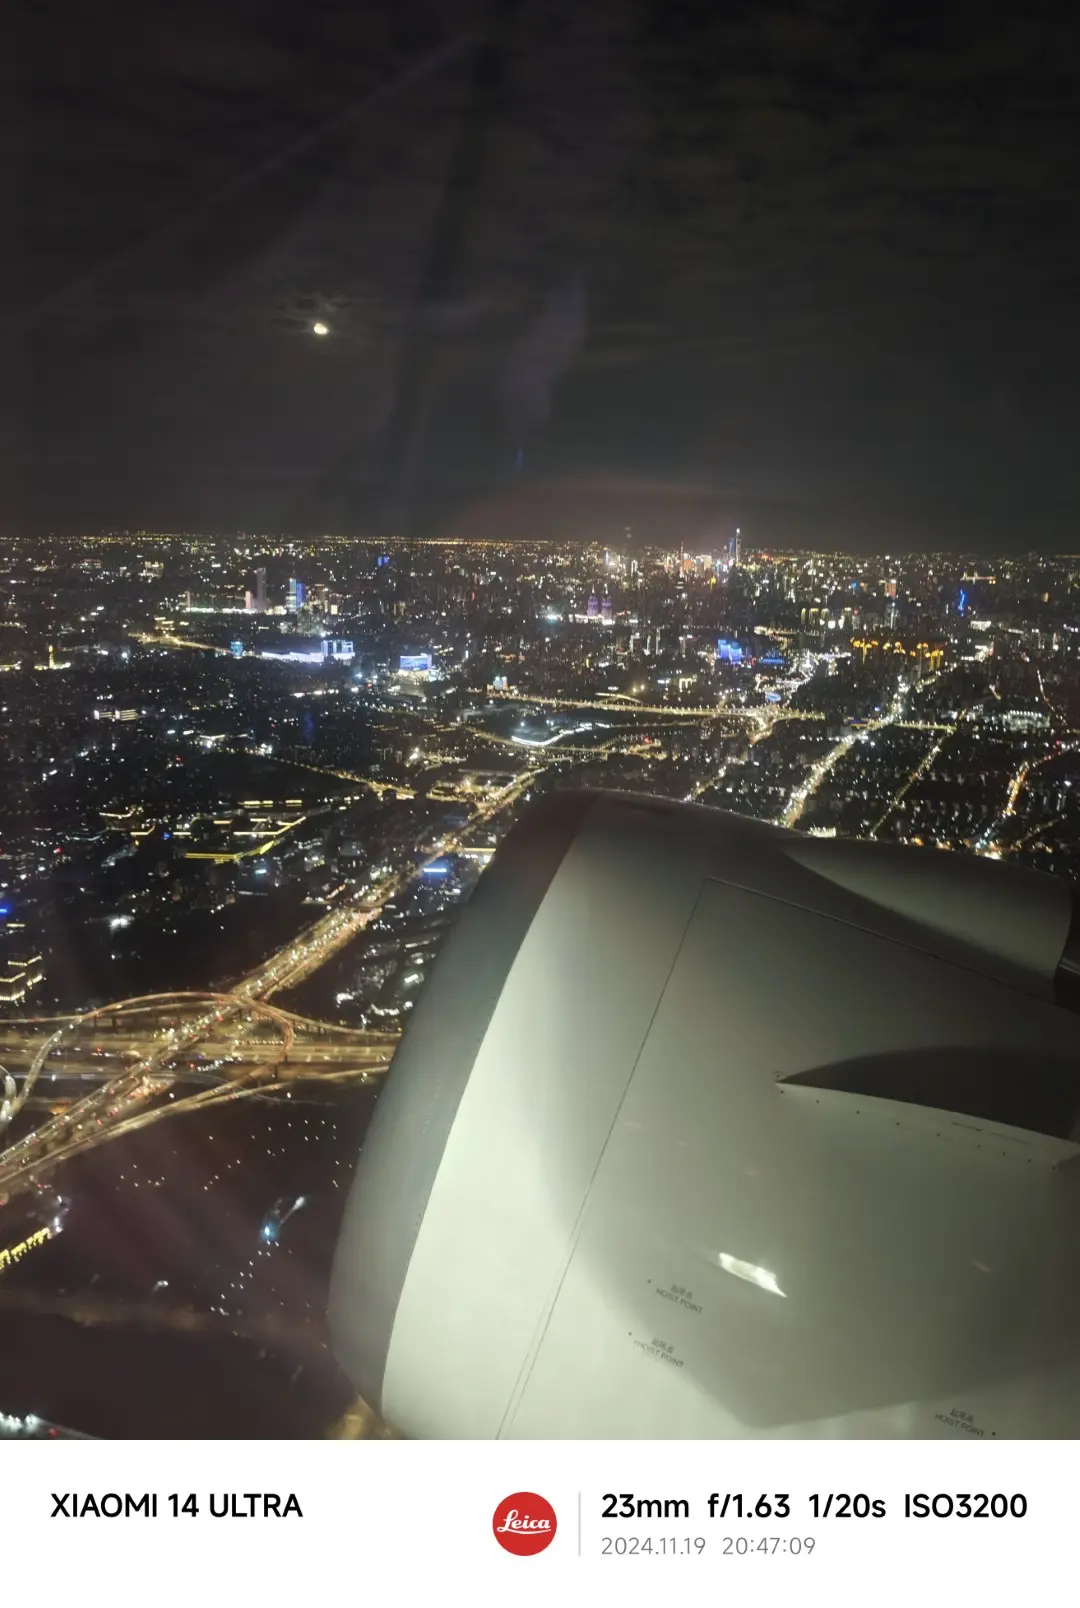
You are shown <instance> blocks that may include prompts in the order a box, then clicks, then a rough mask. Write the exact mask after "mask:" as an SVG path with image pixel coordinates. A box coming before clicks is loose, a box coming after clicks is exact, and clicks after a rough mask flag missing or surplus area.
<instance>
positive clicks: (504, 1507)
mask: <svg viewBox="0 0 1080 1608" xmlns="http://www.w3.org/2000/svg"><path fill="white" fill-rule="evenodd" d="M556 1523H557V1521H556V1518H555V1509H554V1508H553V1507H552V1505H551V1503H550V1502H547V1501H545V1499H544V1498H543V1497H542V1496H537V1494H536V1492H535V1491H515V1492H514V1495H513V1496H504V1497H503V1499H502V1501H501V1502H500V1503H499V1505H498V1507H497V1508H496V1509H495V1512H494V1515H493V1517H492V1520H491V1528H492V1530H493V1531H494V1532H495V1539H496V1541H497V1542H498V1543H499V1545H500V1546H501V1547H505V1548H506V1550H507V1552H514V1553H516V1554H517V1556H518V1557H519V1558H531V1557H532V1555H533V1553H534V1552H543V1550H544V1548H545V1547H546V1546H550V1545H551V1543H552V1541H553V1540H554V1539H555V1530H556Z"/></svg>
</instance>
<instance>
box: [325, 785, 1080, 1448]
mask: <svg viewBox="0 0 1080 1608" xmlns="http://www.w3.org/2000/svg"><path fill="white" fill-rule="evenodd" d="M1073 915H1074V912H1073V899H1072V895H1071V893H1070V890H1069V889H1068V887H1067V886H1066V885H1065V884H1063V883H1060V882H1058V881H1055V880H1053V879H1051V878H1048V877H1042V876H1040V875H1038V874H1036V873H1034V872H1026V871H1021V870H1019V869H1017V868H1015V867H1009V866H1007V865H1001V864H997V863H994V862H992V861H988V860H985V859H977V858H974V857H973V858H967V857H964V856H960V855H955V854H946V853H942V852H938V851H935V850H926V849H909V848H903V847H899V846H894V845H887V844H877V843H864V842H850V841H845V840H840V839H826V838H815V837H805V836H803V835H801V834H797V833H794V832H788V831H784V830H782V829H780V828H776V827H770V826H765V825H761V824H759V823H757V822H754V821H748V820H744V819H742V818H740V817H736V816H730V815H725V814H723V813H720V812H718V811H715V810H710V809H705V808H702V807H699V806H692V805H678V804H671V803H668V802H666V801H664V800H659V799H650V798H644V797H637V796H634V795H628V794H615V793H611V794H609V793H556V794H554V795H553V796H551V797H550V798H548V799H547V800H545V801H544V802H542V803H540V804H538V805H535V806H534V807H533V808H532V810H531V811H529V812H527V813H526V814H525V815H524V816H523V817H522V819H521V820H520V822H519V823H518V824H517V825H516V826H515V828H514V829H513V830H512V831H511V832H510V833H509V835H508V836H507V838H506V840H505V841H504V843H503V844H502V846H501V847H500V849H499V851H498V853H497V854H496V855H495V857H494V859H493V861H492V864H491V866H490V867H489V869H488V870H487V872H486V873H485V874H484V876H483V877H482V878H481V880H480V883H479V884H478V886H477V889H476V891H475V893H474V895H473V897H472V899H471V901H470V902H469V904H468V905H467V906H466V907H465V908H464V910H463V911H462V913H461V916H460V918H459V920H458V922H457V924H456V925H455V927H454V929H453V931H452V932H451V934H450V936H449V938H448V940H447V942H446V944H445V946H444V948H443V949H442V951H441V953H440V955H439V958H438V960H437V962H436V964H435V966H434V967H433V970H432V974H431V977H430V979H429V981H428V983H427V985H426V987H425V989H424V991H423V994H422V996H421V998H420V1000H419V1002H418V1004H417V1006H416V1009H415V1011H414V1012H413V1015H412V1017H411V1019H410V1022H409V1026H408V1029H407V1031H406V1033H405V1036H404V1038H403V1040H402V1043H401V1045H400V1048H399V1049H398V1052H397V1055H396V1057H395V1060H394V1064H393V1067H392V1069H391V1072H390V1074H389V1078H388V1081H387V1084H386V1087H385V1089H384V1091H383V1093H382V1094H381V1096H380V1099H379V1102H378V1106H377V1109H376V1114H375V1119H374V1122H373V1124H372V1127H371V1131H370V1134H369V1137H368V1139H367V1141H366V1143H365V1145H364V1148H363V1152H362V1155H361V1157H360V1162H359V1166H358V1169H357V1173H356V1177H355V1180H354V1183H353V1187H352V1191H351V1194H350V1198H349V1202H348V1207H347V1211H346V1216H345V1221H344V1225H343V1228H342V1233H341V1239H340V1243H339V1246H338V1252H337V1259H336V1265H335V1271H334V1281H333V1288H332V1293H331V1312H330V1318H331V1328H332V1333H333V1337H334V1343H335V1349H336V1351H337V1354H338V1357H339V1359H340V1361H341V1363H342V1365H343V1367H344V1368H345V1370H346V1371H347V1373H348V1374H349V1375H350V1377H351V1378H352V1380H353V1381H354V1382H355V1384H356V1387H357V1390H358V1391H359V1393H360V1394H361V1395H362V1396H363V1397H364V1398H365V1400H366V1401H367V1402H369V1403H370V1405H371V1406H373V1407H374V1408H375V1409H376V1410H378V1411H379V1412H381V1414H382V1415H383V1417H384V1418H385V1419H386V1420H387V1421H388V1422H389V1423H390V1424H391V1425H393V1426H394V1427H395V1428H396V1429H397V1430H398V1431H400V1432H401V1433H403V1434H405V1435H407V1436H411V1437H421V1438H444V1437H447V1438H449V1437H456V1438H480V1439H486V1438H494V1437H509V1438H527V1439H555V1438H563V1437H566V1438H584V1439H593V1438H633V1439H649V1438H672V1439H679V1438H705V1439H713V1438H740V1439H745V1438H751V1437H802V1438H818V1437H822V1438H826V1437H827V1438H830V1439H836V1438H844V1437H849V1438H856V1439H859V1438H890V1437H892V1438H902V1437H913V1438H930V1437H935V1436H955V1435H979V1436H985V1437H986V1438H991V1437H997V1438H1007V1437H1013V1438H1070V1439H1071V1438H1075V1437H1077V1436H1080V1194H1078V1181H1080V1128H1078V1120H1077V1119H1078V1115H1080V1018H1078V1016H1077V1015H1076V1014H1074V1007H1075V1005H1076V980H1077V977H1078V975H1080V967H1078V965H1077V962H1076V957H1077V955H1078V954H1080V942H1078V934H1080V922H1077V924H1076V925H1075V926H1074V922H1073Z"/></svg>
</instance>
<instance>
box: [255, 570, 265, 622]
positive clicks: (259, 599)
mask: <svg viewBox="0 0 1080 1608" xmlns="http://www.w3.org/2000/svg"><path fill="white" fill-rule="evenodd" d="M255 612H256V614H265V613H266V571H265V570H264V569H257V570H256V571H255Z"/></svg>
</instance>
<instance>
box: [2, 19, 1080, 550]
mask: <svg viewBox="0 0 1080 1608" xmlns="http://www.w3.org/2000/svg"><path fill="white" fill-rule="evenodd" d="M1078 43H1080V22H1078V20H1077V19H1075V18H1074V17H1073V14H1072V8H1070V7H1064V6H1061V7H1051V6H1046V7H1042V8H1039V7H1036V8H1035V10H1034V12H1033V11H1032V10H1031V9H1030V8H1029V9H1026V10H1025V12H1024V14H1023V15H1022V16H1021V14H1020V13H1019V11H1018V10H1017V12H1016V13H1015V14H1014V15H1013V16H1011V17H998V18H996V19H995V18H993V17H992V16H991V14H990V11H989V8H985V7H984V8H976V7H974V6H970V5H967V4H963V3H961V4H957V5H953V6H948V7H942V6H940V5H930V4H928V3H912V4H907V5H905V6H903V7H900V6H896V5H894V4H885V3H883V0H869V3H866V0H863V3H854V0H815V3H812V4H802V5H794V4H781V3H776V0H757V3H749V0H748V3H746V4H728V5H722V4H718V3H717V0H624V3H615V0H597V3H596V4H593V5H585V6H582V5H577V4H571V3H570V0H439V3H436V0H403V3H401V4H398V5H395V6H394V7H378V6H375V5H369V6H357V5H355V4H353V3H352V0H349V3H345V0H341V3H328V4H318V5H315V6H310V5H309V6H305V7H301V6H300V5H299V4H298V3H296V4H282V3H277V4H274V3H264V4H260V5H255V4H253V3H250V4H249V3H242V0H217V3H215V4H210V3H208V0H207V3H205V4H195V5H188V6H185V7H184V8H182V9H177V8H175V7H166V6H163V5H153V4H142V5H135V4H119V3H113V4H109V3H104V4H103V5H102V6H101V7H96V8H89V9H88V8H86V7H85V6H83V5H78V4H76V3H75V0H35V3H33V4H31V3H30V0H24V9H23V12H22V15H21V18H20V19H18V20H17V22H16V25H15V27H14V30H13V34H12V48H11V50H10V51H9V52H8V54H9V55H10V57H11V59H12V60H13V61H15V63H16V66H17V78H18V94H17V95H16V96H15V98H14V99H13V101H12V103H11V112H10V114H9V117H8V125H7V128H6V132H5V147H4V149H5V156H6V162H5V167H6V169H7V170H8V172H9V173H10V174H11V175H13V177H14V182H15V183H16V186H17V193H16V195H15V196H14V197H13V199H12V206H11V210H10V214H9V215H10V216H12V217H14V218H15V219H16V231H15V241H14V246H13V249H12V250H11V251H10V252H9V253H7V254H6V256H5V257H4V259H3V261H2V262H0V274H2V276H3V282H2V287H0V288H2V292H3V303H2V308H0V311H2V312H3V315H4V330H5V333H4V342H5V347H4V350H3V352H0V358H2V359H3V362H4V368H3V372H4V373H5V376H6V378H7V382H8V383H7V386H6V387H5V393H4V420H3V422H4V426H5V443H4V444H5V451H4V464H3V467H4V468H5V469H6V470H7V472H8V480H9V484H10V485H11V486H12V487H13V488H14V492H13V496H14V499H15V501H14V503H13V504H12V505H11V506H9V507H8V508H7V509H5V510H3V514H4V517H5V519H6V521H7V522H8V523H9V525H10V526H11V528H17V527H21V526H29V527H31V528H33V527H34V526H35V525H37V524H40V523H47V524H50V525H53V524H65V525H75V526H79V525H96V524H100V523H110V522H120V523H139V524H143V523H148V524H160V525H175V524H189V525H191V524H197V525H203V526H212V527H225V526H237V525H239V526H244V527H250V526H252V525H263V526H267V525H271V526H275V527H278V528H281V527H285V526H291V525H296V526H301V527H303V528H313V527H314V528H320V527H322V528H325V526H326V525H329V524H333V525H337V526H344V527H348V528H355V529H372V528H382V527H383V526H384V525H385V523H386V521H387V520H389V519H393V520H395V521H398V520H400V521H403V522H405V523H406V524H407V525H408V526H409V527H410V528H416V529H444V528H451V527H452V528H455V529H458V528H461V527H462V526H463V525H466V526H467V524H468V522H469V520H470V518H473V517H475V518H479V517H480V515H481V511H486V512H484V517H485V518H487V517H488V515H489V513H490V510H491V508H492V507H494V508H496V509H498V510H500V512H499V514H498V516H497V517H505V518H510V517H511V514H510V512H508V510H509V509H510V508H511V507H512V509H513V514H512V518H513V521H514V522H515V528H516V529H519V530H520V533H521V534H528V528H527V526H528V521H529V519H530V518H532V519H537V520H540V519H541V509H548V510H549V512H545V513H543V515H542V518H543V520H545V521H548V520H550V518H551V517H553V516H552V515H551V514H550V509H551V508H558V509H559V510H561V513H560V515H559V517H561V518H565V519H566V520H567V521H568V522H569V524H568V528H571V527H572V525H573V520H574V517H575V516H574V514H573V507H572V503H573V497H574V496H575V495H577V496H579V497H580V498H581V519H582V521H583V523H586V522H587V523H590V524H591V523H596V522H603V521H607V522H608V524H613V526H614V528H621V526H622V525H625V524H626V523H631V524H633V523H635V522H637V523H642V522H643V516H642V517H639V515H638V512H637V509H638V500H639V499H645V498H646V495H647V497H648V508H649V510H650V512H649V515H648V521H645V522H652V523H654V524H657V525H663V523H664V521H665V518H670V519H671V520H672V521H675V520H684V519H685V518H686V505H687V488H697V489H695V490H694V495H695V496H699V495H700V496H701V497H704V498H705V505H704V506H705V512H703V513H702V514H701V515H700V518H701V519H703V520H705V521H706V522H708V520H709V519H713V518H721V517H727V514H726V513H725V512H724V511H725V510H727V511H728V512H730V513H731V517H738V519H739V522H740V523H741V524H742V525H743V526H744V528H748V529H749V528H754V527H759V528H761V530H762V533H763V535H764V538H765V539H766V540H778V539H779V535H778V534H777V533H778V532H779V531H780V530H781V529H782V530H783V532H784V533H785V537H786V538H787V539H795V538H797V533H798V530H799V529H802V530H803V531H804V532H805V534H806V536H807V539H811V537H813V539H820V536H821V533H822V532H833V533H835V538H836V539H837V540H844V541H855V542H860V543H862V544H864V545H873V544H874V543H875V542H876V541H878V540H879V539H881V538H882V537H883V536H885V534H886V533H888V540H889V541H890V542H895V541H896V539H897V532H898V531H899V532H901V533H903V532H904V531H907V532H908V533H909V536H910V540H911V542H912V543H913V544H914V543H917V542H920V541H929V540H941V541H948V540H951V539H955V540H961V539H962V540H963V541H964V542H965V543H966V542H969V541H970V540H971V539H972V536H973V535H975V536H978V535H984V536H985V537H986V539H988V540H994V541H999V540H1006V539H1008V540H1022V541H1023V542H1024V543H1025V544H1034V545H1040V544H1043V545H1047V546H1052V545H1060V544H1061V543H1062V542H1065V543H1066V544H1070V545H1071V542H1072V529H1073V527H1074V525H1075V521H1076V515H1077V511H1078V501H1080V469H1078V468H1077V466H1076V454H1075V452H1074V449H1073V441H1074V439H1075V438H1076V435H1077V430H1078V427H1080V387H1078V381H1077V375H1078V373H1080V316H1078V312H1077V305H1078V303H1077V292H1078V289H1080V226H1078V223H1077V217H1078V205H1077V204H1078V201H1080V155H1078V153H1080V138H1078V136H1080V128H1078V123H1080V111H1078V107H1080V95H1078V91H1080V82H1078V80H1080V67H1078V65H1077V46H1078ZM316 319H321V320H322V321H323V322H325V323H327V324H328V325H329V326H330V328H331V331H332V334H331V337H330V338H329V339H327V340H325V341H316V340H314V339H313V338H312V337H311V333H310V331H311V325H312V323H313V322H314V321H315V320H316ZM526 438H527V450H526V451H525V454H524V460H523V466H522V460H521V458H520V457H519V454H518V449H519V448H520V447H521V446H523V445H525V444H526ZM523 481H524V482H525V483H523ZM646 486H647V487H648V488H649V489H648V492H647V493H646V489H645V488H646ZM545 487H548V488H550V487H555V488H557V495H556V496H554V498H551V497H549V496H548V493H547V491H546V490H545ZM660 487H665V488H667V490H666V495H667V498H668V501H669V504H670V513H669V515H667V516H665V515H664V514H663V513H662V511H661V500H662V499H661V493H660V490H659V489H658V488H660ZM587 488H591V490H590V489H587ZM598 488H600V489H598ZM506 498H509V499H511V502H510V503H505V502H504V499H506ZM624 504H625V506H623V505H624ZM601 505H602V506H603V508H604V510H605V511H604V512H603V513H602V514H601V512H600V508H601ZM640 506H641V507H644V506H645V504H644V501H642V502H641V504H640ZM696 517H698V516H695V518H696ZM519 521H520V522H521V523H518V522H519Z"/></svg>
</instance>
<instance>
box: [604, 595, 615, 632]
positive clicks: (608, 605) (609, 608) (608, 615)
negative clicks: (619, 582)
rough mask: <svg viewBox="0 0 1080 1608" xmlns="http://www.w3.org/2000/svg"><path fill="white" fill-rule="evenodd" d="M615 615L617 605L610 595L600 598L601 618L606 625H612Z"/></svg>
mask: <svg viewBox="0 0 1080 1608" xmlns="http://www.w3.org/2000/svg"><path fill="white" fill-rule="evenodd" d="M614 617H615V605H614V604H613V603H612V601H611V599H610V598H609V597H604V598H601V599H600V618H601V619H602V620H603V622H604V624H605V625H610V624H611V622H612V620H613V619H614Z"/></svg>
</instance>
